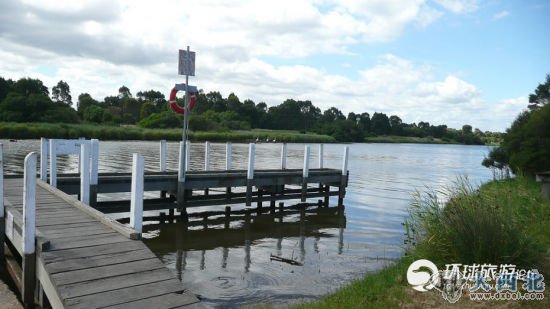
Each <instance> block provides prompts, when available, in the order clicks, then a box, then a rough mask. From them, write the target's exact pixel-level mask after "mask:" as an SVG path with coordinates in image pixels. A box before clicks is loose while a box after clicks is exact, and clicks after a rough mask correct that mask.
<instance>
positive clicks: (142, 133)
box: [0, 122, 336, 143]
mask: <svg viewBox="0 0 550 309" xmlns="http://www.w3.org/2000/svg"><path fill="white" fill-rule="evenodd" d="M181 134H182V130H181V129H143V128H139V127H135V126H125V127H119V126H105V125H93V124H51V123H11V122H0V138H4V139H37V138H40V137H46V138H71V139H72V138H79V137H86V138H97V139H101V140H161V139H165V140H169V141H179V140H181ZM189 135H190V139H191V140H193V141H213V142H218V141H219V142H225V141H233V142H248V141H255V140H256V139H260V140H262V141H265V140H266V139H269V140H270V141H273V140H276V141H278V142H291V143H305V142H310V143H334V142H336V140H335V139H334V138H333V137H331V136H328V135H319V134H314V133H300V132H296V131H276V130H273V131H271V130H250V131H228V132H215V131H212V132H210V131H209V132H193V131H191V132H190V133H189Z"/></svg>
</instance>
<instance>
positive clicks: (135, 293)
mask: <svg viewBox="0 0 550 309" xmlns="http://www.w3.org/2000/svg"><path fill="white" fill-rule="evenodd" d="M182 291H183V287H182V286H181V283H180V282H179V281H177V280H176V279H172V280H166V281H160V282H155V283H151V284H145V285H140V286H136V287H131V288H125V289H119V290H114V291H108V292H103V293H98V294H92V295H86V296H82V297H75V298H69V299H67V300H65V305H66V306H67V307H71V308H100V307H107V306H114V305H119V304H124V303H128V302H131V301H137V300H140V299H147V298H151V297H155V296H160V295H166V294H170V293H178V292H182Z"/></svg>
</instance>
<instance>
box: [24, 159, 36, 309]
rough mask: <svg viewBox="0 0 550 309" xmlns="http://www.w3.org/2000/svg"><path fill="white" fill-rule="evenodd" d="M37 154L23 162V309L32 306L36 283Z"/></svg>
mask: <svg viewBox="0 0 550 309" xmlns="http://www.w3.org/2000/svg"><path fill="white" fill-rule="evenodd" d="M37 159H38V154H37V153H35V152H31V153H29V154H28V155H27V156H26V157H25V161H24V165H25V168H24V176H23V179H24V184H23V226H22V227H21V230H22V231H21V232H22V235H21V236H22V241H23V244H22V248H23V254H22V255H23V256H22V258H23V263H22V264H23V276H22V277H23V278H22V279H23V280H22V289H21V298H22V299H23V303H24V304H25V307H27V306H32V305H33V304H34V287H35V282H36V271H35V270H36V256H35V229H36V213H35V211H36V165H37Z"/></svg>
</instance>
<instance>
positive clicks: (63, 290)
mask: <svg viewBox="0 0 550 309" xmlns="http://www.w3.org/2000/svg"><path fill="white" fill-rule="evenodd" d="M170 279H172V280H174V278H173V277H172V274H171V273H170V271H169V270H168V269H166V268H163V269H155V270H148V271H143V272H140V273H135V274H127V275H122V276H115V277H109V278H104V279H100V280H91V281H85V282H80V283H74V284H69V285H62V286H59V287H58V291H59V294H60V295H61V297H62V298H74V297H80V296H85V295H90V294H97V293H101V292H108V291H113V290H118V289H123V288H129V287H134V286H136V285H143V284H148V283H154V282H159V281H166V280H170ZM152 308H156V307H152Z"/></svg>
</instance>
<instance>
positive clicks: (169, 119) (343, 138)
mask: <svg viewBox="0 0 550 309" xmlns="http://www.w3.org/2000/svg"><path fill="white" fill-rule="evenodd" d="M75 103H76V104H75V105H76V106H75V107H76V110H75V109H74V108H73V107H72V106H73V98H72V95H71V92H70V87H69V85H68V84H67V83H66V82H64V81H59V83H58V84H57V85H56V86H54V87H53V88H52V91H51V94H50V91H49V89H48V88H47V87H46V86H44V84H43V83H42V81H40V80H38V79H31V78H21V79H19V80H17V81H13V80H11V79H4V78H2V77H0V122H16V123H34V122H47V123H66V124H78V123H82V124H89V125H95V126H98V125H99V126H105V127H107V129H105V130H107V131H111V130H114V129H111V128H110V127H114V126H125V125H137V126H139V127H141V128H143V129H172V128H180V127H181V124H182V119H181V116H179V115H177V114H175V113H173V112H172V111H171V110H170V109H169V105H168V102H167V100H166V98H165V96H164V94H162V93H161V92H160V91H156V90H145V91H138V92H137V93H136V94H135V96H134V95H132V92H131V91H130V89H128V87H126V86H122V87H120V88H119V89H118V93H116V94H114V95H112V96H107V97H105V98H103V100H96V99H94V98H92V96H90V95H89V94H88V93H82V94H80V95H79V96H78V98H77V100H75ZM178 104H180V105H183V102H182V100H181V99H179V100H178ZM190 129H191V130H192V131H197V132H198V131H201V132H218V134H214V135H216V136H222V135H223V134H219V132H224V133H227V132H230V134H233V133H231V132H235V131H243V130H251V129H268V130H292V131H296V132H301V133H304V134H305V133H306V132H311V133H315V134H317V135H328V136H331V137H332V138H333V139H334V140H335V141H339V142H364V141H365V138H367V140H369V139H373V140H375V141H376V138H377V137H381V136H388V135H392V136H400V137H406V138H409V140H427V141H442V142H444V143H459V144H484V143H487V141H493V140H496V141H498V139H499V138H500V134H499V133H493V132H482V131H480V130H479V129H474V128H472V126H470V125H467V124H466V125H464V126H462V128H460V129H452V128H448V127H447V126H446V125H444V124H441V125H433V124H430V123H429V122H427V121H420V122H418V123H405V122H403V121H402V119H401V118H400V117H399V116H397V115H386V114H385V113H381V112H374V113H373V114H369V113H367V112H361V113H354V112H351V113H349V114H348V115H347V116H345V115H344V114H343V113H342V111H340V110H339V109H338V108H336V107H331V108H329V109H327V110H324V111H322V110H321V109H320V108H318V107H317V106H315V105H314V104H313V103H312V102H311V101H308V100H305V101H300V100H293V99H287V100H285V101H284V102H282V103H281V104H279V105H275V106H270V107H268V106H267V104H266V103H264V102H259V103H256V102H254V101H252V100H249V99H247V100H244V101H241V100H240V99H239V98H238V97H237V96H236V95H235V94H234V93H231V94H229V95H228V96H227V97H226V98H224V97H223V96H222V95H221V94H220V93H219V92H217V91H211V92H208V93H205V92H203V91H199V93H198V94H197V104H196V105H195V108H194V109H193V111H192V116H191V117H190ZM82 130H85V129H82ZM122 132H129V134H130V136H129V137H128V138H125V139H134V137H133V136H134V135H135V134H137V133H136V131H126V130H124V131H122ZM158 132H160V131H158ZM158 132H157V133H158ZM65 133H66V132H65V131H62V132H61V133H60V135H58V136H55V137H62V136H61V134H65ZM121 134H123V133H121ZM113 135H114V136H118V134H113ZM32 137H33V138H38V137H40V135H33V136H32ZM86 137H88V136H86ZM12 138H17V137H16V136H13V137H12ZM295 138H296V139H301V140H303V141H312V140H309V139H307V138H306V137H300V138H298V137H296V136H295ZM166 139H170V138H169V137H166Z"/></svg>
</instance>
